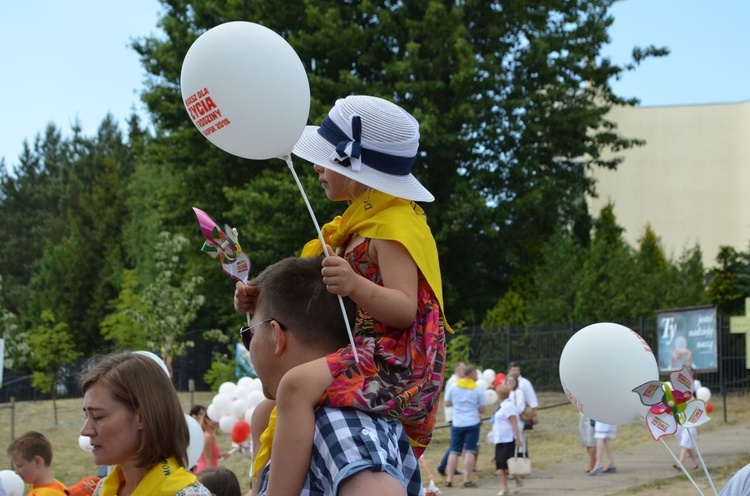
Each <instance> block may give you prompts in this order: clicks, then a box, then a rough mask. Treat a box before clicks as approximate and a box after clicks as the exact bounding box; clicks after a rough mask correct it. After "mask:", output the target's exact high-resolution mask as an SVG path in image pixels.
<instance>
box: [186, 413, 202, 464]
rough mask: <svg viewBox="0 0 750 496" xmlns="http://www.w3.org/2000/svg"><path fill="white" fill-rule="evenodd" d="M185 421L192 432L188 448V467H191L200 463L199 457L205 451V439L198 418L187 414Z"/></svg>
mask: <svg viewBox="0 0 750 496" xmlns="http://www.w3.org/2000/svg"><path fill="white" fill-rule="evenodd" d="M185 421H186V422H187V426H188V432H189V433H190V443H189V444H188V449H187V457H188V468H190V467H194V466H195V465H196V464H197V463H198V459H199V458H200V457H201V453H203V448H204V445H205V440H204V439H203V428H201V425H200V424H199V423H198V421H197V420H195V419H194V418H193V417H191V416H190V415H185Z"/></svg>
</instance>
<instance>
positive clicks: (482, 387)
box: [477, 379, 490, 391]
mask: <svg viewBox="0 0 750 496" xmlns="http://www.w3.org/2000/svg"><path fill="white" fill-rule="evenodd" d="M488 387H490V385H489V384H488V383H487V381H485V380H484V379H477V389H479V390H480V391H484V390H485V389H487V388H488Z"/></svg>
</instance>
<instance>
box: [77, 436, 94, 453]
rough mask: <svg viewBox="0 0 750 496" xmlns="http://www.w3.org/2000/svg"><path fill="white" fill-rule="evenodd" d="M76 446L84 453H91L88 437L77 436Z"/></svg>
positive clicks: (91, 448)
mask: <svg viewBox="0 0 750 496" xmlns="http://www.w3.org/2000/svg"><path fill="white" fill-rule="evenodd" d="M78 446H80V448H81V449H82V450H83V451H85V452H86V453H91V451H93V449H94V447H93V446H91V438H90V437H88V436H78Z"/></svg>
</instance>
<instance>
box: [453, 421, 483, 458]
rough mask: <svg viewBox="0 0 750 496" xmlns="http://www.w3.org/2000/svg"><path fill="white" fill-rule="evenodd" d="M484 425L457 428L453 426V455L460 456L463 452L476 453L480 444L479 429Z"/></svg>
mask: <svg viewBox="0 0 750 496" xmlns="http://www.w3.org/2000/svg"><path fill="white" fill-rule="evenodd" d="M481 425H482V424H476V425H469V426H467V427H456V426H455V425H451V447H450V452H451V454H452V455H460V454H461V452H462V451H463V452H466V453H476V452H477V445H478V444H479V428H480V426H481Z"/></svg>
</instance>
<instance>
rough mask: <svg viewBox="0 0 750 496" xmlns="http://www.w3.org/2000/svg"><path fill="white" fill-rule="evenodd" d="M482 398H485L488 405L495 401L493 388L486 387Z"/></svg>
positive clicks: (495, 395) (495, 396)
mask: <svg viewBox="0 0 750 496" xmlns="http://www.w3.org/2000/svg"><path fill="white" fill-rule="evenodd" d="M484 399H485V400H487V404H488V405H494V404H495V403H497V393H496V392H495V391H494V390H493V389H486V390H485V391H484Z"/></svg>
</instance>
